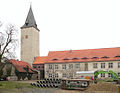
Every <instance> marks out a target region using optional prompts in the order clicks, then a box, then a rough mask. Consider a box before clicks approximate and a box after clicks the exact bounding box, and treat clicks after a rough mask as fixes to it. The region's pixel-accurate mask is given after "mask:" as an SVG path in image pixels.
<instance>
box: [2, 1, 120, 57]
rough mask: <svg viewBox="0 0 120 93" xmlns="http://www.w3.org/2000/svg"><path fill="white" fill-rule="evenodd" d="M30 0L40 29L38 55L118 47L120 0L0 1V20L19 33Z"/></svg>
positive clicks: (119, 43)
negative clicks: (9, 24)
mask: <svg viewBox="0 0 120 93" xmlns="http://www.w3.org/2000/svg"><path fill="white" fill-rule="evenodd" d="M30 2H32V9H33V13H34V16H35V19H36V22H37V25H38V28H39V29H40V55H41V56H47V54H48V52H49V51H61V50H79V49H94V48H110V47H120V0H0V20H1V21H2V22H3V23H12V24H14V25H15V26H16V27H17V29H18V30H19V32H20V27H21V26H22V25H23V24H24V23H25V20H26V17H27V14H28V11H29V7H30ZM18 55H19V52H18Z"/></svg>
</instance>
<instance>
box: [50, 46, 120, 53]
mask: <svg viewBox="0 0 120 93" xmlns="http://www.w3.org/2000/svg"><path fill="white" fill-rule="evenodd" d="M113 48H120V47H110V48H95V49H94V48H91V49H77V50H61V51H59V50H58V51H49V52H68V51H81V50H99V49H113Z"/></svg>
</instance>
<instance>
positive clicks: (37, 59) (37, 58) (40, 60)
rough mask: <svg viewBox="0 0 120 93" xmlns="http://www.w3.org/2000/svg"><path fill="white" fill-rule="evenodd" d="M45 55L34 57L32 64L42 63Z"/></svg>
mask: <svg viewBox="0 0 120 93" xmlns="http://www.w3.org/2000/svg"><path fill="white" fill-rule="evenodd" d="M46 58H47V57H46V56H42V57H36V58H35V60H34V62H33V65H35V64H44V63H45V62H46Z"/></svg>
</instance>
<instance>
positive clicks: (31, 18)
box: [21, 6, 39, 30]
mask: <svg viewBox="0 0 120 93" xmlns="http://www.w3.org/2000/svg"><path fill="white" fill-rule="evenodd" d="M28 27H34V28H36V29H37V30H39V29H38V28H37V24H36V21H35V18H34V15H33V11H32V7H31V6H30V9H29V12H28V15H27V18H26V21H25V24H24V25H23V26H22V27H21V28H28Z"/></svg>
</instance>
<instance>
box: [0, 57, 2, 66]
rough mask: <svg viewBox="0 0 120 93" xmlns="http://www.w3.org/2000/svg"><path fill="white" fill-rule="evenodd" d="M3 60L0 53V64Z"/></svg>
mask: <svg viewBox="0 0 120 93" xmlns="http://www.w3.org/2000/svg"><path fill="white" fill-rule="evenodd" d="M1 62H2V55H0V65H1Z"/></svg>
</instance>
